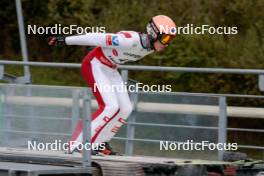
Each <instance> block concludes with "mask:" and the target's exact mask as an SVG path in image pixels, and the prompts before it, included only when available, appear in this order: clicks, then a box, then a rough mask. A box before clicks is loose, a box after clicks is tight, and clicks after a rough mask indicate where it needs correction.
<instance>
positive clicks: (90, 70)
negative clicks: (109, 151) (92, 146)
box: [70, 58, 119, 152]
mask: <svg viewBox="0 0 264 176" xmlns="http://www.w3.org/2000/svg"><path fill="white" fill-rule="evenodd" d="M108 69H109V70H112V68H109V67H107V66H105V65H103V64H102V63H100V62H99V61H98V60H97V59H96V58H94V59H92V60H91V61H87V60H84V62H83V64H82V73H83V76H84V77H85V79H86V81H87V83H88V84H89V86H90V88H91V89H92V91H93V93H94V96H95V98H96V100H97V102H98V105H99V109H98V110H97V111H95V112H94V113H93V114H92V139H91V142H92V143H94V142H96V143H97V142H98V143H100V142H104V140H105V139H104V136H102V135H99V134H100V133H101V131H102V130H103V129H104V128H105V126H106V125H107V123H109V122H110V121H111V120H112V119H114V117H115V116H116V115H117V114H118V113H119V106H118V100H117V97H116V94H115V92H113V91H103V90H101V89H100V88H102V87H105V86H109V87H110V86H111V81H110V80H109V76H111V75H107V74H106V73H105V72H104V70H108ZM72 141H76V142H72ZM70 142H71V143H72V145H71V146H70V152H72V151H73V150H74V149H75V148H76V147H77V146H78V145H79V144H80V143H81V142H82V121H81V120H80V121H79V122H78V124H77V126H76V129H75V131H74V133H73V135H72V138H71V140H70Z"/></svg>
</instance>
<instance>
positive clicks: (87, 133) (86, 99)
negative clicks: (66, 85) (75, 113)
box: [83, 89, 91, 168]
mask: <svg viewBox="0 0 264 176" xmlns="http://www.w3.org/2000/svg"><path fill="white" fill-rule="evenodd" d="M90 119H91V93H90V92H89V89H84V90H83V145H84V146H85V144H87V143H88V144H89V143H90V139H91V120H90ZM89 146H90V145H89ZM90 166H91V151H90V150H85V147H84V149H83V167H87V168H88V167H90Z"/></svg>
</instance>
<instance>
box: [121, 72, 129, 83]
mask: <svg viewBox="0 0 264 176" xmlns="http://www.w3.org/2000/svg"><path fill="white" fill-rule="evenodd" d="M121 76H122V78H123V81H124V82H127V81H128V70H121Z"/></svg>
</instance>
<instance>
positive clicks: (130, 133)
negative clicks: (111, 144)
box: [125, 92, 138, 156]
mask: <svg viewBox="0 0 264 176" xmlns="http://www.w3.org/2000/svg"><path fill="white" fill-rule="evenodd" d="M131 99H132V102H133V104H134V105H133V106H134V111H133V113H132V115H131V116H130V117H129V118H128V121H127V132H126V137H127V140H126V144H125V154H126V155H129V156H131V155H133V152H134V140H133V139H134V137H135V125H133V123H135V122H136V113H137V102H138V93H137V92H135V93H132V97H131Z"/></svg>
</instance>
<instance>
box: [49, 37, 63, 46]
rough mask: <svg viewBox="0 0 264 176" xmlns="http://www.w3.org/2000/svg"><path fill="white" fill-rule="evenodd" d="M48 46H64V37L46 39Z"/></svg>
mask: <svg viewBox="0 0 264 176" xmlns="http://www.w3.org/2000/svg"><path fill="white" fill-rule="evenodd" d="M48 44H49V45H55V46H64V45H66V43H65V37H64V36H58V37H49V38H48Z"/></svg>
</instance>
